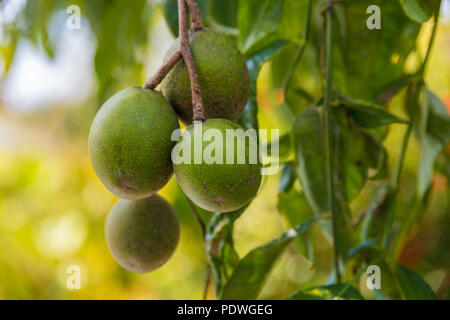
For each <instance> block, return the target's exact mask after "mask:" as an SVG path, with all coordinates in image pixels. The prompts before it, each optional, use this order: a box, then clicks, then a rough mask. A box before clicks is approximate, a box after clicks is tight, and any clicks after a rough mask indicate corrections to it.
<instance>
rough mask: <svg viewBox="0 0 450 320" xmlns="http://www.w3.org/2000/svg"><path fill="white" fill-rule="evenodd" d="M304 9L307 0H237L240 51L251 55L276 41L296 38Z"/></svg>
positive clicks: (303, 17)
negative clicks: (238, 0)
mask: <svg viewBox="0 0 450 320" xmlns="http://www.w3.org/2000/svg"><path fill="white" fill-rule="evenodd" d="M305 8H306V1H298V0H246V1H240V2H239V11H238V28H239V37H238V43H239V46H240V49H241V51H242V52H243V53H244V55H246V56H252V55H254V54H256V53H258V52H259V51H261V50H262V49H263V48H265V47H267V46H268V45H270V44H271V43H273V42H275V41H277V40H282V39H284V40H295V39H298V38H299V36H300V33H301V30H302V26H303V24H302V23H301V21H304V19H305V13H306V9H305ZM292 21H295V22H296V23H295V24H293V23H292Z"/></svg>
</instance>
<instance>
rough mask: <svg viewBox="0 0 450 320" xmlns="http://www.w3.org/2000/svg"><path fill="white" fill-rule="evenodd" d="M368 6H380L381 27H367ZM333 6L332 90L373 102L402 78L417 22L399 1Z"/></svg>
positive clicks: (361, 1) (362, 1)
mask: <svg viewBox="0 0 450 320" xmlns="http://www.w3.org/2000/svg"><path fill="white" fill-rule="evenodd" d="M370 5H377V6H379V7H380V9H381V29H380V30H378V29H374V30H370V29H369V28H367V25H366V22H367V19H368V18H369V16H370V15H369V14H367V13H366V10H367V8H368V7H369V6H370ZM334 8H335V12H336V14H335V16H336V19H334V21H335V25H334V28H333V30H334V32H335V34H334V48H333V52H334V55H333V65H334V68H333V80H334V81H333V83H334V86H335V89H336V90H337V91H339V92H342V93H343V94H344V95H347V96H351V97H354V98H358V99H362V100H366V101H374V98H375V97H377V96H378V94H379V92H380V91H381V90H383V89H385V88H386V86H387V85H388V84H390V83H392V82H394V81H395V80H396V79H400V78H402V77H403V69H404V68H403V67H404V64H405V61H406V58H407V57H408V55H409V54H410V52H411V51H412V50H413V49H414V47H415V43H416V38H417V35H418V32H419V30H420V24H418V23H416V22H414V21H412V20H411V19H409V18H408V17H407V16H406V15H405V13H404V12H403V10H402V9H401V6H400V4H399V2H398V1H385V0H358V1H339V2H337V3H336V5H335V6H334ZM321 32H322V34H323V30H321ZM319 49H320V48H319Z"/></svg>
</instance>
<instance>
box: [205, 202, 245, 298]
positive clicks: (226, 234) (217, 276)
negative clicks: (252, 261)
mask: <svg viewBox="0 0 450 320" xmlns="http://www.w3.org/2000/svg"><path fill="white" fill-rule="evenodd" d="M247 207H248V205H246V206H244V207H243V208H241V209H239V210H236V211H233V212H227V213H226V212H218V213H215V214H214V215H213V217H212V218H211V220H210V221H209V223H208V227H207V228H206V239H205V240H206V251H207V253H208V263H209V266H210V268H211V274H212V277H213V279H214V284H215V289H216V295H217V296H219V295H220V292H221V291H222V287H223V283H224V281H225V280H226V279H227V278H228V277H229V273H230V272H231V271H232V270H234V268H235V266H236V263H237V261H238V259H239V257H238V256H237V253H236V252H235V251H234V246H233V224H234V222H235V221H236V220H237V219H238V218H239V217H240V216H241V215H242V214H243V213H244V211H245V210H246V209H247Z"/></svg>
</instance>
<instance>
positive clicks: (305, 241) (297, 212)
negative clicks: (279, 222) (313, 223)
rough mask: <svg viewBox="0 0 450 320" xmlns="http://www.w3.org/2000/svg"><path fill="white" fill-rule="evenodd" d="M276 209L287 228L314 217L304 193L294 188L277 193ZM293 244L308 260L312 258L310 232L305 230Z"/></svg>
mask: <svg viewBox="0 0 450 320" xmlns="http://www.w3.org/2000/svg"><path fill="white" fill-rule="evenodd" d="M280 184H281V183H280ZM277 210H278V212H279V213H280V215H281V216H282V217H283V218H284V220H285V222H286V224H287V226H288V227H289V228H292V227H293V226H296V225H298V224H300V223H303V222H305V221H307V220H309V219H312V218H313V217H314V213H313V212H312V210H311V208H310V207H309V205H308V202H307V200H306V198H305V195H304V194H300V193H298V192H297V191H295V190H294V189H290V190H289V191H288V192H280V193H278V201H277ZM295 244H296V246H297V248H298V249H299V251H300V252H301V253H302V254H303V255H304V256H305V257H307V258H308V259H309V260H312V259H313V239H312V233H311V232H306V233H304V234H302V235H301V236H300V237H298V238H297V239H295Z"/></svg>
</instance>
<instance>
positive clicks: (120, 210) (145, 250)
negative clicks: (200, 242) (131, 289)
mask: <svg viewBox="0 0 450 320" xmlns="http://www.w3.org/2000/svg"><path fill="white" fill-rule="evenodd" d="M105 236H106V243H107V245H108V248H109V251H111V254H112V255H113V257H114V258H115V259H116V261H117V262H118V263H119V264H120V265H121V266H122V267H124V268H125V269H127V270H129V271H132V272H136V273H145V272H150V271H152V270H155V269H157V268H159V267H160V266H162V265H163V264H164V263H165V262H166V261H167V260H169V258H170V257H171V256H172V254H173V252H174V251H175V248H176V246H177V244H178V240H179V238H180V225H179V222H178V218H177V216H176V214H175V212H174V211H173V209H172V207H171V206H170V204H169V203H168V202H167V201H166V200H164V199H163V198H161V197H160V196H159V195H157V194H155V195H153V196H151V197H149V198H145V199H141V200H123V199H121V200H119V201H117V203H116V204H115V205H114V207H113V208H112V209H111V211H110V212H109V214H108V217H107V219H106V224H105Z"/></svg>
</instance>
